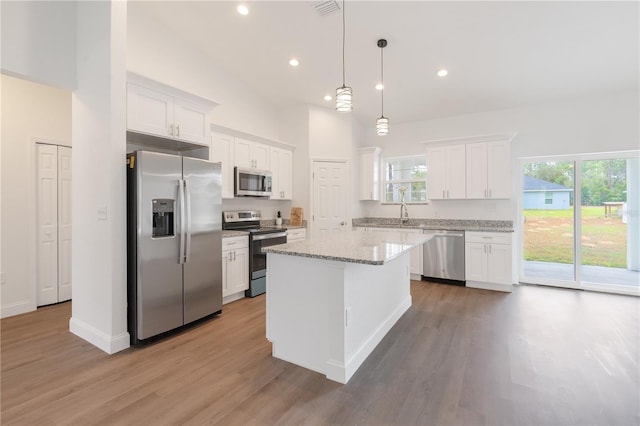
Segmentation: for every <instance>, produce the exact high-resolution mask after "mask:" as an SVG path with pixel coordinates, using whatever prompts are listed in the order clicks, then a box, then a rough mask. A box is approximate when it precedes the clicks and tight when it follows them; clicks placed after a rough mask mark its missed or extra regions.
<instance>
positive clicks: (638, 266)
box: [627, 158, 640, 271]
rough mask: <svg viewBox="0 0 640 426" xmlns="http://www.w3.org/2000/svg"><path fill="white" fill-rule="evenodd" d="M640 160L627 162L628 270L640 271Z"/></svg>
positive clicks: (631, 159)
mask: <svg viewBox="0 0 640 426" xmlns="http://www.w3.org/2000/svg"><path fill="white" fill-rule="evenodd" d="M639 235H640V158H629V159H628V160H627V269H630V270H632V271H640V238H638V236H639Z"/></svg>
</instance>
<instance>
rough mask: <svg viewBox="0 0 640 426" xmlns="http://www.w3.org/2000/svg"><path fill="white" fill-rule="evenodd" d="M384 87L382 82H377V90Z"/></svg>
mask: <svg viewBox="0 0 640 426" xmlns="http://www.w3.org/2000/svg"><path fill="white" fill-rule="evenodd" d="M382 89H384V85H383V84H382V83H378V84H376V90H382Z"/></svg>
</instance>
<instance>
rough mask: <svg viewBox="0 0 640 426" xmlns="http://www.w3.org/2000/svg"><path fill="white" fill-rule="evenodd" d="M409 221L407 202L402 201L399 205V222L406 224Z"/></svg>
mask: <svg viewBox="0 0 640 426" xmlns="http://www.w3.org/2000/svg"><path fill="white" fill-rule="evenodd" d="M408 222H409V211H408V210H407V203H405V202H404V201H403V202H402V204H401V205H400V224H401V225H406V224H407V223H408Z"/></svg>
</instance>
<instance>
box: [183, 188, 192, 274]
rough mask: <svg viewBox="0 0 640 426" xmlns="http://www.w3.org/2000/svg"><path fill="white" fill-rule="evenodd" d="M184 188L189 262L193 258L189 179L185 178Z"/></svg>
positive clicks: (186, 250) (186, 255)
mask: <svg viewBox="0 0 640 426" xmlns="http://www.w3.org/2000/svg"><path fill="white" fill-rule="evenodd" d="M184 189H185V192H186V204H187V217H186V219H187V220H186V222H187V242H186V246H185V254H184V261H185V263H187V262H189V259H190V258H191V186H190V185H189V181H188V180H186V179H185V180H184Z"/></svg>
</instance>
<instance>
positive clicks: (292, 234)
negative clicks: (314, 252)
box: [287, 228, 307, 242]
mask: <svg viewBox="0 0 640 426" xmlns="http://www.w3.org/2000/svg"><path fill="white" fill-rule="evenodd" d="M305 238H307V230H306V229H304V228H299V229H288V230H287V242H292V241H297V240H304V239H305Z"/></svg>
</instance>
